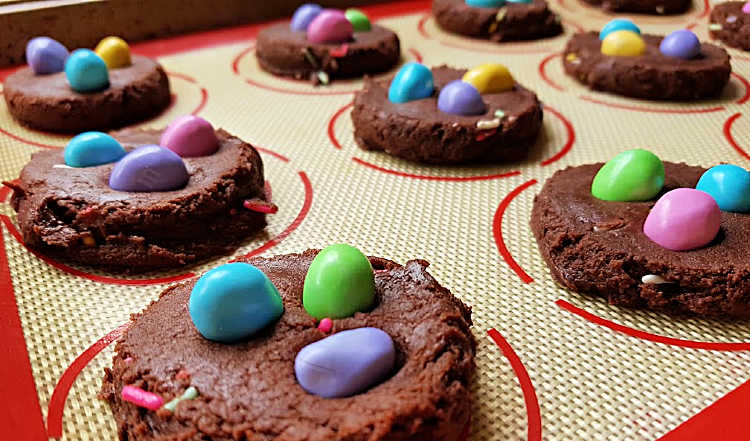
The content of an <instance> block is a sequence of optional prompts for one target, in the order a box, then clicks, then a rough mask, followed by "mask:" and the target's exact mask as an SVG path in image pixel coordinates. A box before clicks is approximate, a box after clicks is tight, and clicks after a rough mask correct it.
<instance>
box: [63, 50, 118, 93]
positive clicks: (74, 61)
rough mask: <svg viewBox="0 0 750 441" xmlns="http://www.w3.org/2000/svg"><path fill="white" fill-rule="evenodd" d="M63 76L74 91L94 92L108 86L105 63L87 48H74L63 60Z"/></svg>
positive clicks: (107, 73)
mask: <svg viewBox="0 0 750 441" xmlns="http://www.w3.org/2000/svg"><path fill="white" fill-rule="evenodd" d="M65 76H66V77H67V78H68V83H69V84H70V87H72V88H73V90H75V91H76V92H81V93H85V92H96V91H99V90H102V89H106V88H107V87H109V72H108V71H107V64H106V63H104V60H102V59H101V58H100V57H99V56H98V55H96V54H95V53H94V51H91V50H89V49H76V50H74V51H73V53H72V54H70V56H69V57H68V59H67V61H66V62H65Z"/></svg>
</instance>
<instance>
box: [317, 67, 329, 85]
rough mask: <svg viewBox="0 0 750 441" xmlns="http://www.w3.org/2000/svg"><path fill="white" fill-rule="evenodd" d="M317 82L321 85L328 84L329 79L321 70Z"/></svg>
mask: <svg viewBox="0 0 750 441" xmlns="http://www.w3.org/2000/svg"><path fill="white" fill-rule="evenodd" d="M318 80H319V81H320V83H321V84H328V83H329V82H330V79H329V78H328V74H327V73H325V72H323V71H322V70H321V71H320V72H318Z"/></svg>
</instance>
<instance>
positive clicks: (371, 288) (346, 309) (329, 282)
mask: <svg viewBox="0 0 750 441" xmlns="http://www.w3.org/2000/svg"><path fill="white" fill-rule="evenodd" d="M374 302H375V275H374V273H373V270H372V265H371V264H370V261H369V260H368V259H367V257H366V256H365V255H364V254H362V252H361V251H359V250H358V249H356V248H354V247H353V246H351V245H346V244H336V245H330V246H328V247H326V248H325V249H323V250H322V251H321V252H319V253H318V255H317V256H315V259H313V261H312V263H311V264H310V268H309V269H308V270H307V275H305V283H304V286H303V290H302V305H303V306H304V308H305V310H306V311H307V313H308V314H310V315H311V316H313V317H315V318H316V319H323V318H326V317H329V318H332V319H336V318H344V317H350V316H352V315H354V313H355V312H362V311H367V310H368V309H370V308H371V307H372V305H373V303H374Z"/></svg>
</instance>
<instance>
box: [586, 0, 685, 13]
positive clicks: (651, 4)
mask: <svg viewBox="0 0 750 441" xmlns="http://www.w3.org/2000/svg"><path fill="white" fill-rule="evenodd" d="M583 1H585V2H586V3H588V4H590V5H594V6H601V8H602V9H603V10H604V11H605V12H635V13H638V14H658V15H667V14H681V13H683V12H685V11H687V10H688V9H689V8H690V5H691V4H692V1H691V0H583Z"/></svg>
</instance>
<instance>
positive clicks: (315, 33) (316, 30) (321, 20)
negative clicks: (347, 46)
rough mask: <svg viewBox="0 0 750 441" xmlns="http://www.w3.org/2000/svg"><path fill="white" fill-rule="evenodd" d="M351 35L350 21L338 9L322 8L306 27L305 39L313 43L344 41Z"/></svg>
mask: <svg viewBox="0 0 750 441" xmlns="http://www.w3.org/2000/svg"><path fill="white" fill-rule="evenodd" d="M353 35H354V28H353V27H352V24H351V22H349V20H347V19H346V15H344V13H343V12H342V11H339V10H338V9H324V10H323V11H322V12H321V13H320V14H318V16H317V17H315V18H314V19H313V21H312V22H310V25H309V26H308V27H307V40H308V41H311V42H313V43H323V44H339V43H346V42H347V41H349V40H351V39H352V36H353Z"/></svg>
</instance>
